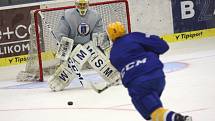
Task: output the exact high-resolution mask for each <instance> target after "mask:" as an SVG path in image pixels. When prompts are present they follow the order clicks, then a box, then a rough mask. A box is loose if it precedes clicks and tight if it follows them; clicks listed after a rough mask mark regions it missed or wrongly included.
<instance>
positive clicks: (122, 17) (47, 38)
mask: <svg viewBox="0 0 215 121" xmlns="http://www.w3.org/2000/svg"><path fill="white" fill-rule="evenodd" d="M89 7H90V8H91V9H95V10H97V11H98V13H99V14H100V15H101V17H102V20H103V23H104V29H105V28H106V26H107V25H108V24H109V23H110V22H114V21H120V22H122V23H123V24H124V25H125V27H126V29H127V32H131V26H130V15H129V6H128V1H127V0H114V1H105V2H95V3H90V6H89ZM74 8H75V6H65V7H56V8H45V9H37V10H34V11H32V13H31V14H32V17H31V26H32V27H31V33H30V50H29V54H28V59H27V60H28V61H27V63H26V67H25V70H24V71H21V72H20V73H19V74H18V75H17V81H44V74H45V75H46V74H53V73H54V71H55V69H56V65H57V64H58V63H59V62H57V60H56V59H55V57H54V55H53V53H54V52H55V51H56V49H57V48H56V40H55V38H54V37H53V34H52V33H51V32H50V29H51V30H55V28H56V26H57V24H58V22H59V20H60V18H61V16H62V15H63V12H64V10H66V9H74ZM43 18H44V19H43Z"/></svg>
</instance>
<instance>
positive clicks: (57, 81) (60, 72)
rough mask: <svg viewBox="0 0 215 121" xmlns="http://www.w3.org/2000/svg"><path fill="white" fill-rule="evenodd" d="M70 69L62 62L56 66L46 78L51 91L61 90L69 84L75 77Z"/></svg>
mask: <svg viewBox="0 0 215 121" xmlns="http://www.w3.org/2000/svg"><path fill="white" fill-rule="evenodd" d="M64 63H67V62H64ZM70 70H71V69H70V68H68V67H65V66H64V65H63V64H62V65H61V66H60V67H58V69H57V70H56V72H55V73H54V74H53V75H52V76H51V77H50V78H49V79H48V85H49V87H50V88H51V90H52V91H61V90H63V89H64V88H65V87H67V86H68V85H69V84H70V82H71V81H72V80H73V79H74V78H75V73H73V72H72V71H70Z"/></svg>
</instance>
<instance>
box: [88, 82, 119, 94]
mask: <svg viewBox="0 0 215 121" xmlns="http://www.w3.org/2000/svg"><path fill="white" fill-rule="evenodd" d="M118 82H119V80H116V81H115V82H113V83H109V84H107V85H106V86H105V87H103V88H102V89H98V88H96V87H95V86H94V85H91V86H92V88H93V89H94V90H95V91H96V92H97V93H102V92H103V91H105V90H107V89H108V88H109V87H112V86H113V85H115V84H117V83H118Z"/></svg>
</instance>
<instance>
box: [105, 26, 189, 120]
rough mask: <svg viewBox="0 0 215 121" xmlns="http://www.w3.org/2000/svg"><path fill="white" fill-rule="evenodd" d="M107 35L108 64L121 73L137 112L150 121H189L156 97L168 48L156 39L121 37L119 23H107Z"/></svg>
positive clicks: (136, 34)
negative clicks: (162, 56) (163, 59)
mask: <svg viewBox="0 0 215 121" xmlns="http://www.w3.org/2000/svg"><path fill="white" fill-rule="evenodd" d="M107 33H108V36H109V38H110V39H111V40H112V42H113V45H112V48H111V51H110V61H111V64H112V65H113V66H114V67H115V68H116V69H117V70H118V71H119V72H120V73H121V78H122V83H123V85H124V86H125V87H126V88H127V89H128V92H129V95H130V97H131V99H132V103H133V104H134V106H135V108H136V109H137V111H138V112H139V113H140V114H141V115H142V116H143V117H144V119H146V120H150V121H192V118H191V117H190V116H183V115H181V114H179V113H175V112H173V111H170V110H168V109H165V108H164V107H163V106H162V102H161V100H160V96H161V94H162V92H163V90H164V87H165V74H164V72H163V63H162V62H161V61H160V59H159V55H161V54H164V53H165V52H166V51H167V50H168V49H169V46H168V44H167V43H166V42H165V41H164V40H162V39H160V38H159V37H158V36H155V35H151V36H147V35H146V34H144V33H141V32H132V33H129V34H125V33H126V32H125V28H124V26H123V25H122V23H120V22H115V23H111V24H109V25H108V27H107Z"/></svg>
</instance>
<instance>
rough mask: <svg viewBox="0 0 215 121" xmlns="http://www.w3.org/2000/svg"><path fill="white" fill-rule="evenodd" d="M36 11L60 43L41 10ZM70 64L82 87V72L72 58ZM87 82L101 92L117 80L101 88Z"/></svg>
mask: <svg viewBox="0 0 215 121" xmlns="http://www.w3.org/2000/svg"><path fill="white" fill-rule="evenodd" d="M38 13H39V15H40V16H41V19H42V20H43V23H44V24H45V25H46V26H47V28H48V30H49V32H50V33H51V34H52V35H53V37H54V39H56V40H57V45H59V44H60V43H59V40H58V39H57V37H56V35H55V33H54V31H53V30H52V28H51V27H50V25H49V24H48V22H47V21H46V18H45V17H44V16H43V14H42V12H41V11H39V12H38ZM70 66H71V67H72V69H73V71H74V72H75V74H76V75H77V76H78V78H79V81H80V83H81V85H82V87H84V84H83V81H84V77H83V76H82V74H81V73H80V71H79V69H78V68H77V66H76V65H75V63H74V61H73V59H71V65H70ZM88 82H89V83H90V85H91V87H92V89H93V90H94V91H96V92H97V93H101V92H103V91H105V90H106V89H108V88H109V87H111V86H113V85H115V84H116V83H117V82H118V80H117V81H116V82H113V83H109V84H108V85H106V86H105V87H103V88H102V89H99V88H97V87H96V85H95V84H93V82H91V81H88Z"/></svg>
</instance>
